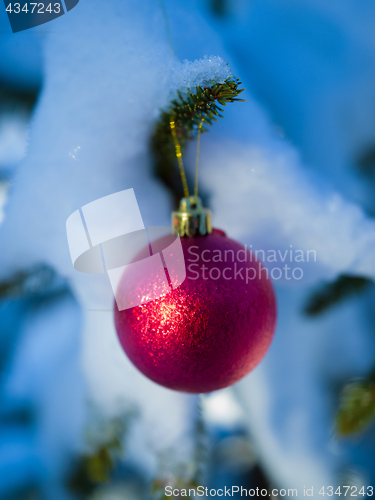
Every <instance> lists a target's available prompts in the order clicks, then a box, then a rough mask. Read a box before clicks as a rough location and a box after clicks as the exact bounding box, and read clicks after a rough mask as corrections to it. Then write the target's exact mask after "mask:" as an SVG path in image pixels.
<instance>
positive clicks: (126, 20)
mask: <svg viewBox="0 0 375 500" xmlns="http://www.w3.org/2000/svg"><path fill="white" fill-rule="evenodd" d="M374 26H375V4H374V2H373V1H372V0H361V1H360V2H359V1H358V0H329V1H327V0H191V1H190V2H186V1H185V2H183V1H182V0H164V6H163V4H162V3H160V2H159V1H157V0H143V1H142V2H139V0H138V1H136V0H80V2H79V4H78V5H77V6H76V7H75V8H74V10H72V11H71V12H70V13H69V14H67V15H64V16H62V17H61V18H59V19H56V20H55V21H53V22H51V23H48V24H46V25H43V26H41V27H37V28H33V29H31V30H28V31H25V32H22V33H17V34H13V33H12V32H11V29H10V26H9V21H8V19H7V15H6V12H5V9H1V8H0V210H1V212H0V221H1V226H0V300H1V302H0V498H1V499H2V500H11V499H13V500H16V499H19V500H31V499H38V500H39V499H47V500H60V499H61V500H65V499H71V498H87V499H92V500H104V499H106V500H115V499H138V498H139V499H142V498H147V497H148V496H149V494H150V493H149V491H150V484H151V483H152V482H153V481H155V480H156V484H157V485H159V486H160V485H164V484H178V485H180V486H181V485H182V484H189V482H190V481H191V479H192V478H194V477H195V476H196V474H197V471H199V472H201V474H202V477H203V478H204V481H205V483H206V484H207V485H210V486H211V487H213V488H219V487H222V486H223V485H226V486H228V487H229V486H231V485H232V484H235V485H243V486H244V487H247V488H252V487H257V486H258V487H266V488H268V487H271V486H274V487H276V488H286V489H288V488H296V489H298V491H299V497H302V491H303V487H304V486H306V487H308V488H311V487H314V497H315V498H323V497H322V496H321V495H319V491H320V489H321V487H322V486H325V487H327V486H330V485H331V486H334V487H335V488H336V486H338V485H340V484H341V485H354V486H355V485H357V486H359V487H361V486H365V487H367V486H368V485H374V482H375V472H374V471H375V469H374V463H375V431H374V428H373V427H371V426H370V427H369V428H368V429H367V430H366V431H365V432H364V433H362V434H361V435H359V436H357V437H355V438H345V439H344V438H339V437H337V436H336V434H335V432H334V421H335V415H336V413H337V409H338V405H339V394H340V390H341V388H342V387H343V386H344V385H345V384H347V383H348V382H350V381H352V380H355V379H358V378H360V377H366V376H368V374H369V373H370V372H371V371H372V370H373V369H374V366H375V331H374V324H375V322H374V320H375V316H374V307H373V303H374V300H375V291H374V288H373V286H372V285H371V283H372V281H373V280H374V278H375V255H374V249H375V221H374V218H373V217H374V214H375V201H374V200H375V196H374V194H375V30H374ZM171 46H172V48H173V51H172V50H171ZM205 56H208V57H205ZM211 56H220V57H221V58H222V59H223V60H225V61H227V62H228V63H229V65H230V68H231V71H232V72H233V74H234V75H235V76H236V77H239V78H240V79H241V80H242V82H243V84H244V86H245V87H246V92H244V94H243V96H244V98H245V99H246V103H240V104H233V105H231V106H228V109H227V110H226V112H225V115H226V116H225V119H224V120H222V121H220V123H217V124H215V126H214V127H213V128H212V130H210V133H209V134H207V135H205V136H203V137H202V144H201V177H202V181H201V186H202V190H203V191H204V192H205V193H207V196H208V200H209V203H210V207H211V209H212V211H213V217H214V225H215V226H216V227H221V228H223V229H225V230H226V231H227V233H228V235H229V236H230V237H233V238H235V239H237V240H239V241H241V242H242V243H244V244H245V243H246V244H247V245H248V246H250V245H253V248H258V249H265V250H267V249H275V250H276V251H278V250H280V251H281V252H283V253H284V252H285V251H286V250H289V249H290V248H294V249H301V250H302V251H303V252H306V251H307V250H314V251H315V252H316V255H317V259H316V262H313V263H310V264H307V263H306V265H304V267H303V271H304V276H303V279H301V280H291V281H288V280H285V279H280V280H278V281H277V282H275V287H276V292H277V296H278V309H279V320H278V326H277V331H276V335H275V340H274V342H273V344H272V346H271V349H270V351H269V353H268V354H267V356H266V357H265V359H264V360H263V362H262V363H261V364H260V366H259V367H257V368H256V369H255V370H254V371H253V372H252V373H251V374H249V375H248V376H247V377H245V378H244V379H243V380H242V381H241V382H239V383H238V384H236V385H235V386H234V387H232V388H230V389H227V390H224V391H219V392H217V393H214V394H212V395H207V396H204V397H198V396H191V395H184V394H178V393H174V392H173V391H168V390H167V389H164V388H161V387H158V386H156V385H155V384H153V383H152V382H150V381H149V380H147V379H145V378H144V377H143V376H142V375H141V374H140V373H139V372H137V371H136V369H135V368H134V367H133V366H132V365H131V364H130V362H129V361H128V360H127V358H126V357H125V356H124V354H123V352H122V351H121V349H120V347H119V344H118V342H117V339H116V334H115V331H114V326H113V319H112V315H111V314H110V313H106V312H103V311H95V309H108V308H111V307H112V302H113V297H112V294H111V290H110V287H109V283H108V282H107V281H106V278H105V276H99V275H98V276H97V275H83V274H80V273H77V272H76V271H74V269H73V267H72V264H71V260H70V256H69V249H68V245H67V241H66V231H65V222H66V219H67V218H68V217H69V215H70V214H71V213H73V212H74V211H75V210H77V209H78V208H79V207H81V206H83V205H85V204H87V203H89V202H91V201H93V200H96V199H98V198H100V197H102V196H106V195H108V194H111V193H114V192H117V191H120V190H122V189H128V188H134V190H135V193H136V196H137V200H138V202H139V205H140V209H141V213H142V216H143V219H144V221H145V224H146V225H168V224H169V220H170V212H171V210H172V208H173V193H172V192H170V191H169V190H168V189H167V188H166V186H165V185H163V183H162V182H161V181H160V180H159V179H158V178H156V176H155V174H154V171H153V165H152V158H151V156H150V152H149V141H150V136H151V134H152V131H153V127H154V125H155V121H156V120H157V118H158V116H159V113H160V110H161V109H162V108H163V107H165V106H166V105H167V104H168V102H169V100H170V99H171V97H172V96H173V95H174V93H175V92H176V90H177V89H178V88H183V87H187V86H188V85H191V82H200V81H205V80H207V79H209V78H211V77H212V76H213V75H216V76H218V77H219V78H220V75H221V74H222V73H223V71H224V70H223V65H222V64H221V63H220V62H218V60H217V59H215V58H214V57H211ZM197 60H198V61H197ZM189 61H190V62H189ZM193 147H194V145H193ZM189 156H191V157H193V156H194V151H193V149H191V151H188V153H187V157H188V158H189ZM291 246H292V247H291ZM342 276H352V277H359V278H361V279H362V280H363V282H364V283H366V286H365V287H363V289H362V291H361V293H355V294H352V295H351V296H350V297H348V298H346V300H341V302H338V303H337V304H336V305H334V306H332V307H330V308H327V309H326V310H324V311H323V312H322V313H321V314H315V315H307V314H306V313H305V312H304V309H305V306H306V304H307V303H308V302H309V300H310V299H311V297H312V295H313V294H314V293H315V291H316V290H317V289H319V287H321V286H323V285H324V284H327V283H333V282H335V281H337V279H339V278H340V277H342Z"/></svg>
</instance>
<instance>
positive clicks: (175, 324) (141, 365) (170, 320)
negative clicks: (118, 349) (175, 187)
mask: <svg viewBox="0 0 375 500" xmlns="http://www.w3.org/2000/svg"><path fill="white" fill-rule="evenodd" d="M173 225H174V227H175V228H176V229H177V230H178V232H179V234H180V236H182V237H181V244H182V248H183V253H184V258H185V265H186V279H185V280H184V282H183V283H182V284H181V285H180V286H179V287H178V288H176V289H174V290H172V289H171V291H170V292H169V293H167V294H166V295H164V296H162V297H160V298H158V299H155V300H153V301H151V302H147V303H145V304H142V305H139V306H136V307H133V308H131V309H125V310H123V311H119V310H118V308H117V306H116V304H115V324H116V329H117V334H118V338H119V340H120V343H121V345H122V347H123V349H124V351H125V353H126V354H127V356H128V357H129V359H130V360H131V361H132V363H133V364H134V365H135V366H136V367H137V368H138V369H139V370H140V371H141V372H142V373H143V374H144V375H146V376H147V377H148V378H150V379H151V380H153V381H154V382H156V383H158V384H160V385H162V386H164V387H168V388H169V389H174V390H177V391H182V392H189V393H204V392H211V391H214V390H217V389H222V388H224V387H227V386H229V385H231V384H234V383H235V382H237V381H238V380H240V379H241V378H242V377H244V376H245V375H247V374H248V373H249V372H250V371H251V370H252V369H253V368H254V367H255V366H256V365H257V364H258V363H259V362H260V361H261V359H262V358H263V357H264V355H265V354H266V352H267V350H268V348H269V345H270V343H271V340H272V338H273V334H274V329H275V323H276V300H275V294H274V290H273V286H272V282H271V280H270V279H269V276H268V272H267V270H266V269H264V268H263V267H262V265H261V263H260V262H259V261H257V260H256V258H255V257H254V255H253V254H252V253H251V252H250V251H249V250H247V249H246V248H244V246H243V245H241V244H240V243H238V242H236V241H234V240H232V239H230V238H227V236H226V235H225V233H224V232H223V231H220V230H215V229H214V230H213V231H211V228H210V213H209V212H208V211H207V210H204V209H202V207H201V202H200V199H199V198H198V197H193V196H192V197H189V198H184V199H183V200H182V201H181V205H180V211H179V212H174V214H173ZM143 274H144V273H142V272H140V271H136V272H135V274H134V272H133V274H132V275H130V274H129V273H126V272H125V273H124V275H123V277H122V279H121V281H120V285H119V288H118V291H117V295H118V296H120V297H121V293H125V286H124V283H125V282H128V280H136V282H137V283H138V293H142V289H144V291H145V293H147V290H148V288H149V286H150V285H149V282H150V277H149V275H143ZM128 289H129V287H126V290H128ZM123 290H124V292H123ZM139 290H141V292H139Z"/></svg>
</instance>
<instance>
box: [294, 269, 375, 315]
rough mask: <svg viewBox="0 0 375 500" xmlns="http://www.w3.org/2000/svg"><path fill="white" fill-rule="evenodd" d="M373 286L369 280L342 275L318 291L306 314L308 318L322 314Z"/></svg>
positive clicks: (308, 304) (309, 302)
mask: <svg viewBox="0 0 375 500" xmlns="http://www.w3.org/2000/svg"><path fill="white" fill-rule="evenodd" d="M371 284H372V281H371V280H369V279H367V278H362V277H360V276H349V275H342V276H340V277H339V278H338V279H337V280H336V281H334V282H332V283H328V284H326V285H324V286H323V287H322V288H321V289H319V290H318V291H316V292H315V293H314V294H313V295H312V296H311V297H310V299H309V301H308V303H307V304H306V306H305V309H304V313H305V314H307V315H308V316H315V315H318V314H322V313H323V312H325V311H326V310H327V309H329V308H331V307H333V306H335V305H337V304H339V303H340V302H342V301H343V300H346V299H348V298H349V297H352V296H353V295H356V294H357V293H362V292H364V291H365V290H367V289H368V288H369V286H370V285H371Z"/></svg>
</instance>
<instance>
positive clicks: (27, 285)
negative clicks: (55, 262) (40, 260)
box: [0, 264, 67, 300]
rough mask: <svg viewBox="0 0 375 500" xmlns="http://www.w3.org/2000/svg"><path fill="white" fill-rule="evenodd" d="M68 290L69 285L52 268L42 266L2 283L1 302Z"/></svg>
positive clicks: (0, 286)
mask: <svg viewBox="0 0 375 500" xmlns="http://www.w3.org/2000/svg"><path fill="white" fill-rule="evenodd" d="M66 288H67V283H66V282H65V281H64V280H63V279H61V278H60V277H59V276H58V275H57V274H56V272H55V271H54V270H53V269H52V268H51V267H49V266H47V265H45V264H40V265H37V266H34V267H32V268H30V269H28V270H25V271H20V272H18V273H16V274H14V275H13V276H12V277H11V278H10V279H9V280H7V281H2V282H0V300H3V299H17V298H21V297H22V298H24V297H29V296H37V295H46V294H48V295H50V294H52V293H58V292H60V291H62V290H65V289H66Z"/></svg>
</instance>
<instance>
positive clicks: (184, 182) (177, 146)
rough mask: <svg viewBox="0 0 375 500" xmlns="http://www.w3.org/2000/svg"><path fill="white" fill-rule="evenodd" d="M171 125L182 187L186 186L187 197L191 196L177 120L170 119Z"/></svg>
mask: <svg viewBox="0 0 375 500" xmlns="http://www.w3.org/2000/svg"><path fill="white" fill-rule="evenodd" d="M170 126H171V132H172V137H173V141H174V147H175V150H176V156H177V161H178V166H179V168H180V175H181V180H182V187H183V188H184V196H185V198H188V197H189V187H188V184H187V180H186V175H185V169H184V164H183V162H182V153H181V146H180V143H179V142H178V137H177V132H176V125H175V122H174V121H173V120H171V121H170Z"/></svg>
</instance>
